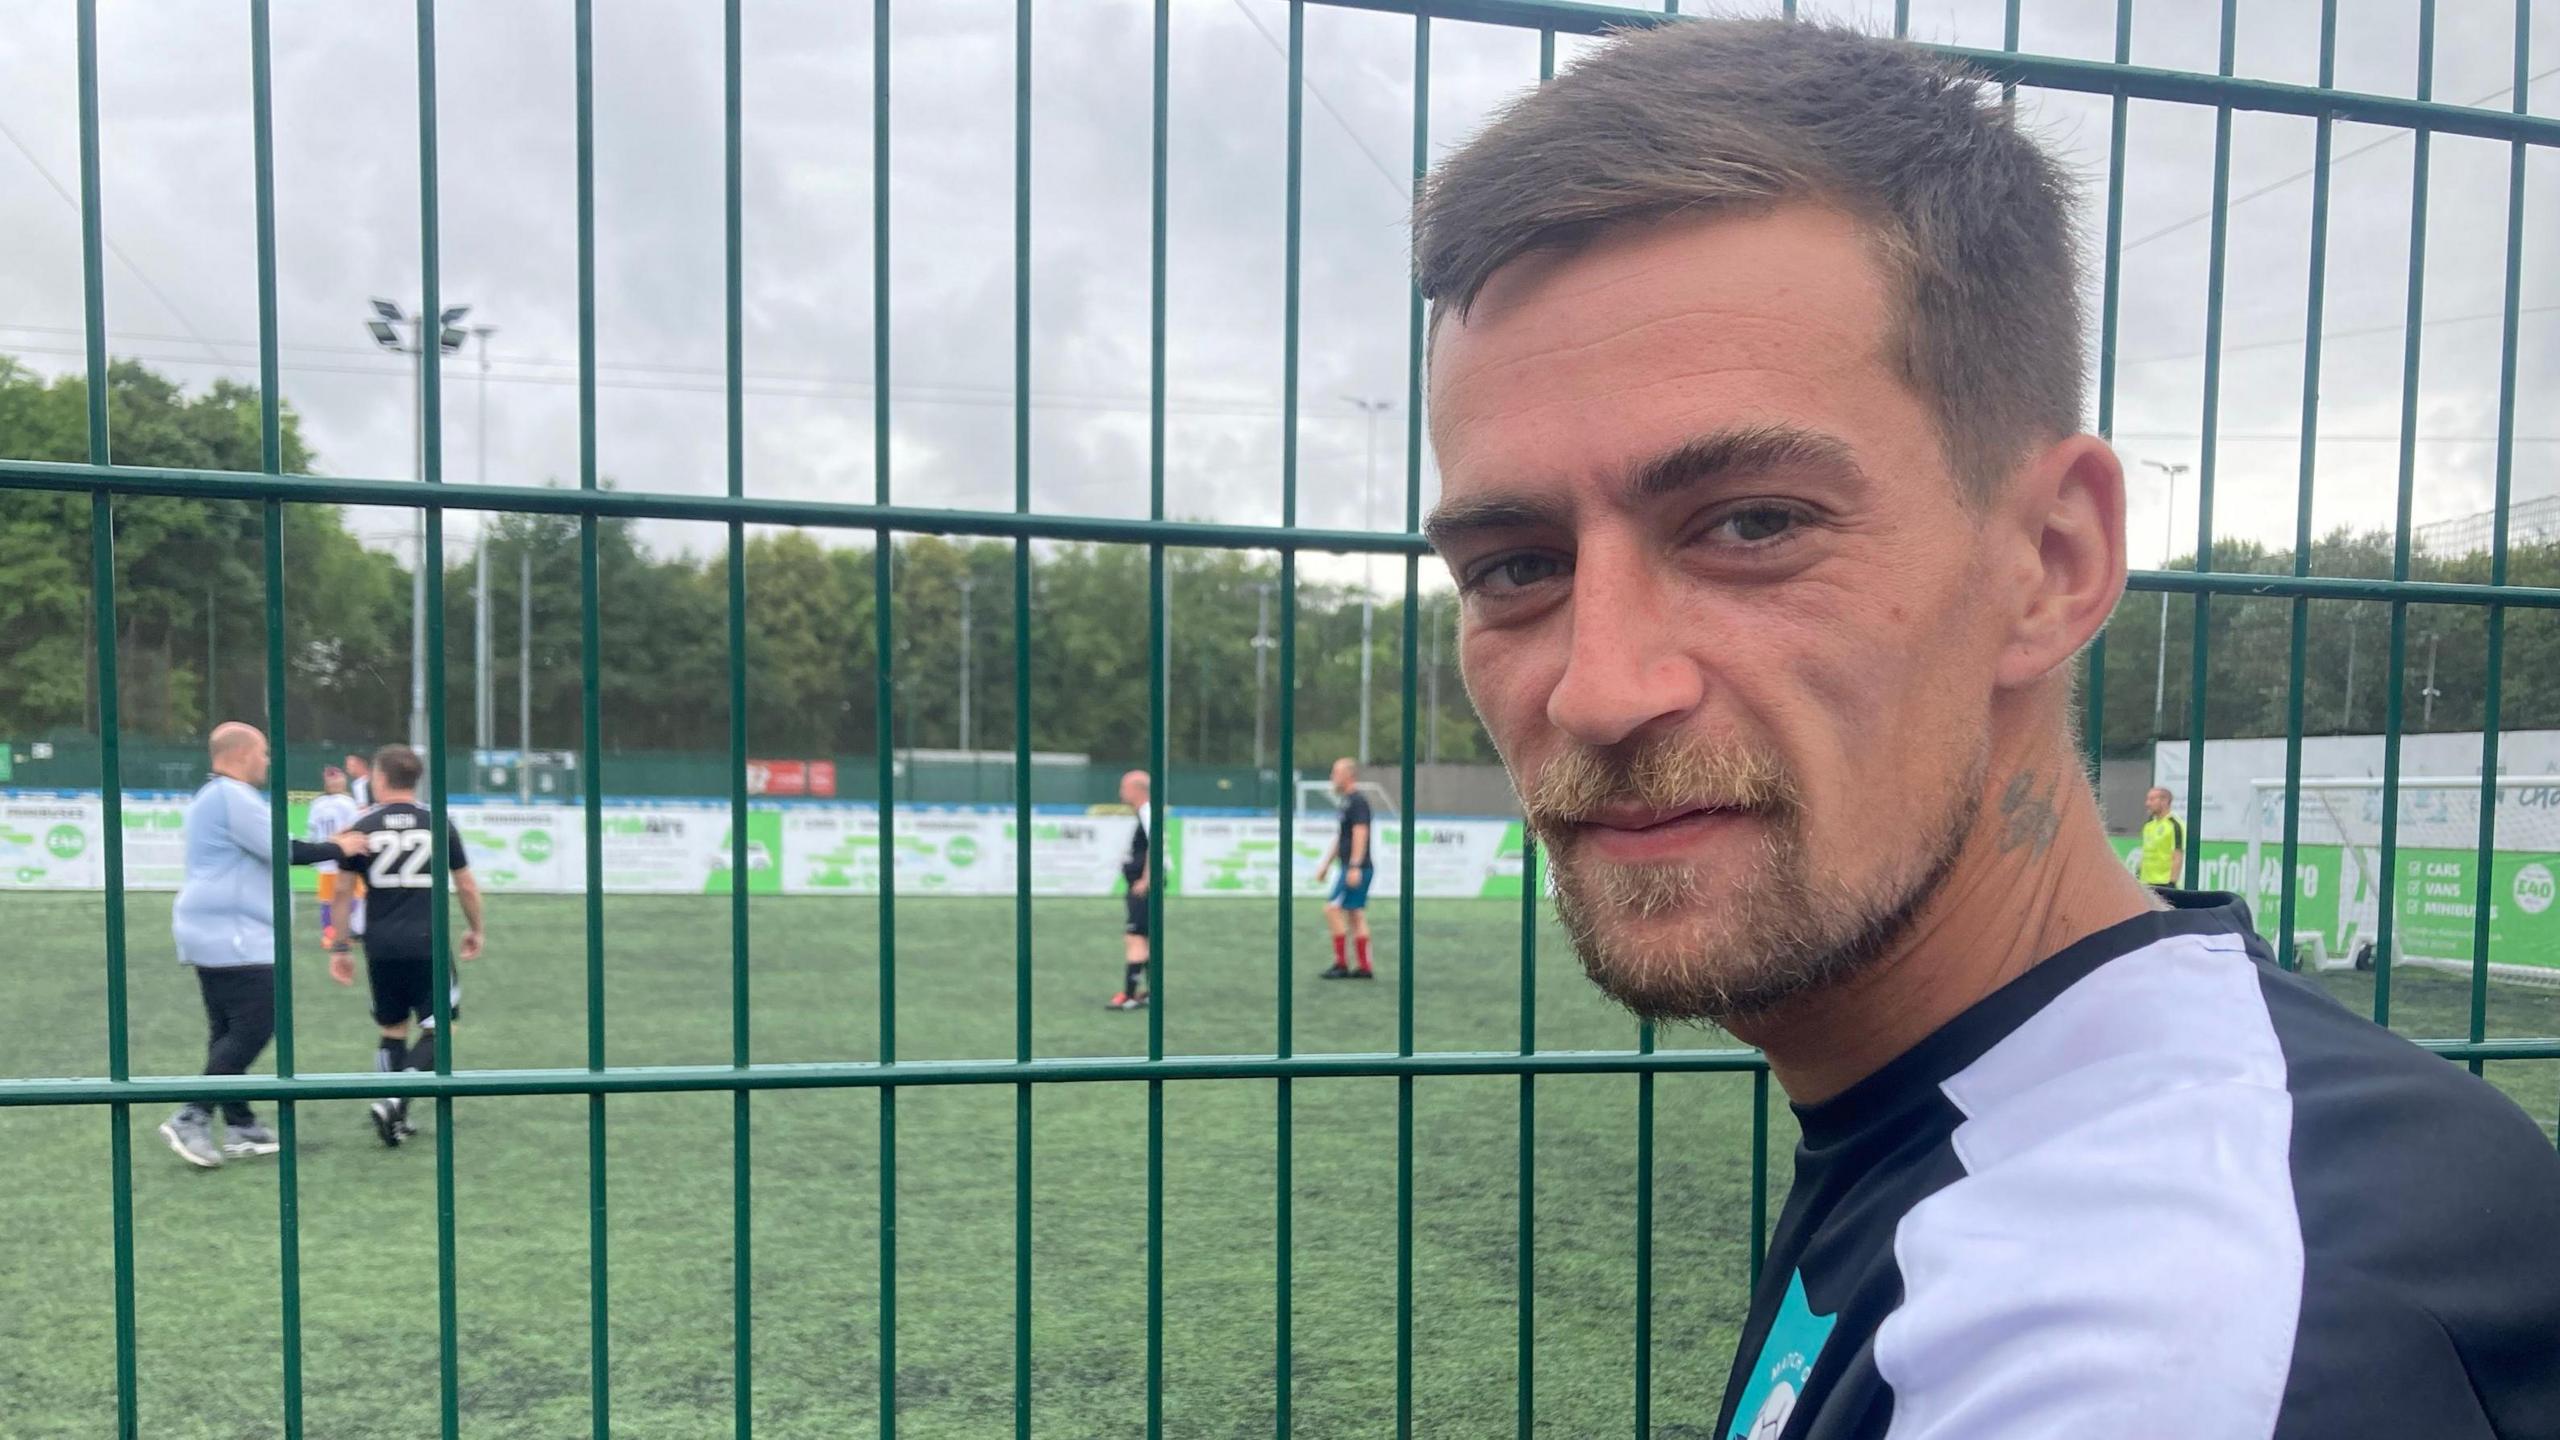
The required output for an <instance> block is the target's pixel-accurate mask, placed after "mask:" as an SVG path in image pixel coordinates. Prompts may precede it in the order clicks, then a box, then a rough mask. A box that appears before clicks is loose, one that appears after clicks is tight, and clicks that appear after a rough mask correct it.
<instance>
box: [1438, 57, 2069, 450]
mask: <svg viewBox="0 0 2560 1440" xmlns="http://www.w3.org/2000/svg"><path fill="white" fill-rule="evenodd" d="M1790 201H1807V202H1812V203H1815V204H1821V205H1828V206H1831V207H1833V208H1836V209H1838V210H1840V211H1841V212H1843V213H1844V214H1846V215H1848V216H1850V217H1851V218H1853V219H1854V220H1855V221H1857V222H1858V223H1859V224H1860V225H1862V226H1863V227H1864V228H1865V229H1866V231H1867V234H1868V237H1869V239H1870V241H1871V243H1872V244H1873V245H1874V247H1875V251H1876V255H1877V258H1878V261H1879V263H1880V264H1881V266H1882V268H1883V270H1884V272H1885V275H1886V277H1887V281H1888V285H1889V287H1890V289H1891V290H1892V292H1893V306H1894V314H1893V316H1892V320H1891V325H1890V330H1889V332H1888V336H1887V350H1886V359H1887V361H1888V363H1890V364H1892V365H1893V366H1895V368H1897V369H1898V370H1899V371H1900V373H1901V375H1902V377H1903V379H1904V380H1905V382H1906V383H1908V384H1909V385H1910V386H1911V387H1912V389H1913V391H1914V392H1915V393H1917V394H1918V395H1919V396H1920V397H1921V398H1922V400H1923V401H1924V402H1926V403H1928V404H1929V405H1930V407H1931V408H1932V410H1933V411H1934V412H1935V414H1936V416H1937V421H1938V429H1939V439H1940V444H1941V448H1942V449H1943V451H1944V452H1945V455H1946V458H1947V462H1948V465H1949V467H1950V468H1951V469H1952V470H1953V471H1954V472H1955V474H1956V476H1957V477H1958V488H1959V492H1960V493H1962V494H1964V495H1966V496H1967V497H1968V498H1970V499H1975V500H1979V499H1981V498H1983V497H1986V496H1988V495H1990V494H1991V493H1993V492H1994V491H1995V490H1996V489H1997V488H1998V487H1999V485H2000V482H2001V481H2002V480H2003V479H2004V478H2005V477H2006V476H2007V474H2008V472H2009V471H2010V469H2011V468H2012V467H2014V466H2015V465H2016V464H2017V462H2018V460H2019V459H2020V458H2022V457H2023V456H2024V454H2025V453H2026V452H2027V451H2028V449H2029V448H2030V447H2031V446H2032V445H2034V444H2036V443H2038V442H2039V441H2044V440H2051V439H2058V438H2060V437H2061V436H2064V435H2068V434H2071V433H2073V432H2075V431H2077V430H2078V429H2079V428H2080V411H2081V399H2082V393H2083V389H2082V385H2083V377H2082V371H2083V365H2084V355H2083V346H2084V341H2083V338H2082V333H2081V302H2080V264H2079V253H2078V245H2077V243H2076V241H2075V239H2074V230H2073V223H2074V221H2073V212H2074V205H2075V201H2074V197H2073V187H2072V185H2071V182H2070V179H2069V177H2068V176H2067V175H2066V174H2065V172H2064V171H2063V169H2062V167H2061V166H2059V165H2058V164H2056V163H2055V161H2054V160H2053V158H2052V157H2051V156H2049V155H2047V154H2045V153H2044V151H2043V150H2042V149H2041V148H2039V147H2038V146H2037V144H2036V143H2035V142H2034V141H2033V140H2031V139H2029V138H2028V137H2027V136H2026V135H2025V134H2024V133H2022V132H2021V131H2020V129H2019V128H2018V125H2017V121H2016V118H2015V116H2014V115H2013V114H2012V112H2011V110H2010V107H2008V106H2007V105H2005V104H2003V103H2002V100H2001V97H2000V95H1999V93H1998V92H1997V91H1996V90H1994V89H1992V88H1990V86H1989V85H1988V83H1987V82H1986V81H1984V80H1983V79H1982V77H1981V76H1979V75H1978V74H1976V73H1975V72H1973V71H1971V70H1969V69H1967V68H1965V67H1964V66H1962V65H1958V64H1955V63H1952V62H1949V61H1945V60H1941V59H1939V58H1937V57H1936V56H1933V55H1932V54H1930V53H1929V52H1928V51H1926V50H1923V49H1921V48H1920V47H1918V46H1916V45H1912V44H1908V43H1905V42H1903V41H1898V40H1887V39H1881V38H1878V37H1875V36H1870V35H1863V34H1860V33H1858V32H1856V31H1853V30H1848V29H1842V28H1835V27H1831V26H1825V25H1819V24H1811V23H1806V22H1801V21H1786V20H1736V19H1700V20H1692V21H1686V22H1674V23H1667V24H1663V25H1660V26H1657V27H1653V28H1649V29H1644V30H1630V31H1622V32H1620V33H1619V34H1618V35H1616V36H1615V37H1614V38H1612V39H1611V40H1609V41H1608V43H1606V44H1605V45H1603V46H1601V47H1600V48H1598V49H1597V50H1595V51H1594V52H1592V54H1591V55H1590V56H1589V57H1588V58H1586V59H1584V60H1582V61H1580V62H1579V63H1577V64H1575V65H1574V66H1572V67H1571V68H1570V69H1567V70H1566V71H1564V72H1563V73H1562V74H1560V75H1558V76H1557V77H1556V78H1555V79H1554V80H1553V81H1552V82H1550V83H1549V84H1547V85H1545V86H1542V87H1540V88H1539V89H1537V90H1534V91H1532V92H1530V93H1529V94H1527V95H1525V96H1523V97H1521V98H1520V99H1519V100H1518V101H1516V102H1514V103H1513V104H1512V105H1511V106H1510V107H1509V108H1508V109H1507V110H1505V111H1504V112H1503V113H1502V114H1501V115H1500V116H1498V117H1497V118H1496V119H1495V120H1494V122H1493V123H1492V124H1491V125H1490V126H1488V127H1487V128H1486V129H1485V130H1484V132H1483V133H1482V134H1480V135H1478V136H1477V137H1476V138H1475V139H1474V140H1472V141H1470V142H1468V144H1467V145H1466V146H1465V147H1464V148H1462V149H1460V150H1459V151H1457V152H1456V153H1455V154H1453V155H1451V156H1450V157H1449V158H1448V159H1447V160H1446V161H1444V162H1443V163H1442V164H1441V166H1440V168H1439V170H1438V171H1437V172H1436V173H1435V174H1434V175H1433V176H1432V177H1431V179H1430V182H1429V184H1428V185H1427V186H1426V188H1425V189H1424V190H1423V192H1422V195H1421V198H1420V201H1419V203H1418V205H1417V206H1416V211H1415V217H1414V250H1413V254H1414V279H1415V283H1416V284H1417V285H1418V286H1419V287H1420V288H1421V291H1422V294H1423V295H1424V296H1425V297H1426V298H1428V299H1429V300H1430V301H1431V302H1432V324H1433V326H1434V328H1435V330H1436V328H1437V326H1438V325H1439V323H1440V321H1441V319H1442V318H1443V317H1444V316H1445V315H1446V314H1447V313H1448V312H1450V311H1453V310H1454V311H1455V312H1456V313H1457V314H1458V315H1459V316H1460V317H1461V318H1464V316H1465V315H1466V312H1467V310H1468V307H1469V306H1470V305H1472V304H1473V303H1474V301H1475V300H1476V298H1477V296H1478V295H1479V293H1481V292H1482V290H1483V289H1484V286H1485V284H1486V282H1487V281H1488V280H1489V279H1491V278H1492V276H1493V273H1494V272H1495V271H1496V270H1498V269H1500V268H1501V267H1502V266H1504V265H1506V264H1508V263H1510V262H1511V261H1513V260H1515V259H1518V258H1520V257H1521V256H1523V255H1527V254H1530V253H1533V252H1570V251H1572V250H1574V249H1577V248H1579V247H1580V246H1582V245H1583V244H1586V243H1588V242H1589V241H1590V240H1592V239H1593V238H1595V237H1596V236H1598V235H1600V234H1602V233H1603V232H1606V231H1608V230H1610V229H1612V228H1613V227H1618V226H1623V225H1628V224H1636V223H1642V222H1644V221H1648V220H1655V219H1661V218H1664V217H1668V216H1671V215H1675V214H1683V215H1685V214H1698V213H1713V212H1717V211H1737V212H1743V213H1749V212H1752V211H1756V210H1765V209H1767V208H1769V207H1771V206H1774V205H1778V204H1781V203H1785V202H1790Z"/></svg>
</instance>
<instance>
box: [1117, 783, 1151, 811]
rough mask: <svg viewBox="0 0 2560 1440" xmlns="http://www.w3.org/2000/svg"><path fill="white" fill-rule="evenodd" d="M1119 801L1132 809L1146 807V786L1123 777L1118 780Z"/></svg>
mask: <svg viewBox="0 0 2560 1440" xmlns="http://www.w3.org/2000/svg"><path fill="white" fill-rule="evenodd" d="M1120 803H1121V804H1123V805H1126V806H1128V807H1129V808H1130V809H1132V810H1144V809H1146V808H1147V787H1146V786H1145V785H1144V784H1142V783H1140V782H1138V781H1136V780H1130V779H1127V778H1123V779H1122V780H1121V782H1120Z"/></svg>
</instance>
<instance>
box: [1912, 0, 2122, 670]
mask: <svg viewBox="0 0 2560 1440" xmlns="http://www.w3.org/2000/svg"><path fill="white" fill-rule="evenodd" d="M1909 19H1910V6H1909V0H1897V3H1896V5H1895V6H1894V33H1895V34H1897V35H1899V34H1902V33H1903V28H1904V25H1905V22H1907V21H1908V20H1909ZM2115 59H2116V64H2118V65H2129V64H2131V63H2132V62H2133V0H2116V53H2115ZM2107 109H2108V122H2107V240H2106V254H2105V255H2104V256H2103V257H2102V259H2101V262H2100V263H2101V265H2102V267H2103V270H2102V275H2101V278H2100V280H2099V291H2098V293H2099V300H2098V433H2099V434H2100V435H2102V436H2104V437H2106V438H2107V439H2109V440H2113V439H2114V438H2115V434H2116V320H2117V315H2118V312H2119V310H2120V308H2121V306H2122V301H2123V295H2124V131H2125V95H2124V91H2122V90H2118V91H2116V92H2115V98H2114V100H2113V101H2111V102H2110V103H2109V105H2108V107H2107ZM2160 558H2161V563H2162V564H2167V563H2168V557H2167V556H2165V555H2164V556H2162V557H2160ZM2162 643H2164V644H2165V643H2167V636H2166V634H2165V633H2164V634H2163V636H2162Z"/></svg>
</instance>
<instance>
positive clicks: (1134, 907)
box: [1120, 891, 1147, 935]
mask: <svg viewBox="0 0 2560 1440" xmlns="http://www.w3.org/2000/svg"><path fill="white" fill-rule="evenodd" d="M1124 898H1126V900H1127V901H1128V905H1127V907H1126V908H1127V910H1128V912H1129V913H1128V916H1127V918H1126V919H1124V920H1123V921H1122V922H1121V925H1120V933H1121V934H1123V935H1144V934H1146V933H1147V897H1146V896H1144V895H1141V894H1138V893H1136V892H1134V891H1132V892H1131V893H1130V894H1129V895H1127V896H1126V897H1124Z"/></svg>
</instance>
